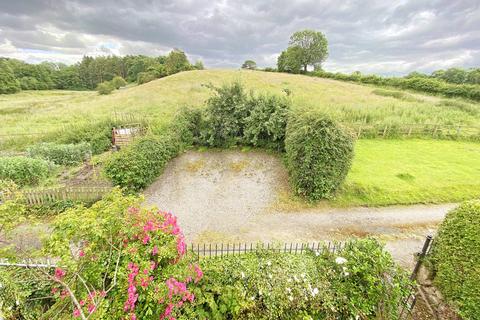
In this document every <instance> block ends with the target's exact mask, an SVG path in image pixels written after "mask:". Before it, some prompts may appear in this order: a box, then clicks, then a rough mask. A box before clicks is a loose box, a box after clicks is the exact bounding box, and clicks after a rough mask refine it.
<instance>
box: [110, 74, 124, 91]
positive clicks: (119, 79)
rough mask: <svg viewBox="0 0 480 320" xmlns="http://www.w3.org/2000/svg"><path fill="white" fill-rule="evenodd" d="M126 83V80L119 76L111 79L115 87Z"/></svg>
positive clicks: (118, 87)
mask: <svg viewBox="0 0 480 320" xmlns="http://www.w3.org/2000/svg"><path fill="white" fill-rule="evenodd" d="M126 85H127V81H125V79H123V78H122V77H120V76H116V77H114V78H113V79H112V86H113V87H114V88H115V89H120V88H121V87H125V86H126Z"/></svg>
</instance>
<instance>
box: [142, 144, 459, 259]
mask: <svg viewBox="0 0 480 320" xmlns="http://www.w3.org/2000/svg"><path fill="white" fill-rule="evenodd" d="M286 190H288V183H287V174H286V172H285V169H284V166H283V164H282V163H281V160H280V159H279V158H278V157H276V156H274V155H270V154H267V153H263V152H245V153H244V152H239V151H222V152H215V151H213V152H212V151H209V152H193V151H190V152H187V153H185V154H184V155H182V156H180V157H178V158H176V159H175V160H174V161H172V162H171V163H170V164H169V165H168V166H167V168H166V170H165V172H164V173H163V175H162V176H161V177H160V178H159V179H158V180H157V181H156V182H155V183H154V184H152V185H151V186H150V187H149V188H148V189H147V190H146V191H145V196H146V202H147V203H148V204H151V205H155V206H157V207H159V208H160V209H162V210H165V211H170V212H173V213H174V214H175V215H177V217H178V219H179V223H180V225H181V226H182V228H183V230H184V233H185V236H186V237H187V239H188V240H189V241H192V242H225V241H237V242H238V241H241V242H252V241H265V242H271V241H279V242H285V241H303V242H307V241H310V242H311V241H319V240H333V239H335V240H342V239H346V238H349V237H352V236H354V237H364V236H369V235H371V236H376V237H378V238H380V239H381V240H384V241H385V242H386V245H387V248H388V249H389V250H390V251H391V252H392V254H393V255H394V257H395V258H396V259H397V261H398V262H400V263H401V264H403V265H405V266H411V264H412V262H413V254H414V253H415V252H417V251H418V250H420V248H421V246H422V243H423V239H424V237H425V235H427V234H429V233H434V232H435V230H436V227H437V225H438V223H440V222H441V220H442V219H443V217H444V215H445V213H446V212H447V211H448V210H449V209H451V208H453V207H454V206H455V205H454V204H445V205H430V206H423V205H417V206H405V207H386V208H348V209H337V208H334V209H330V208H325V209H315V210H299V211H295V212H279V211H278V210H275V209H274V206H273V204H274V203H275V201H276V200H277V196H278V194H279V193H281V192H285V191H286Z"/></svg>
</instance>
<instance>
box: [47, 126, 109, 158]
mask: <svg viewBox="0 0 480 320" xmlns="http://www.w3.org/2000/svg"><path fill="white" fill-rule="evenodd" d="M115 125H116V124H115V123H114V122H113V121H110V120H103V121H96V122H89V123H82V124H79V125H73V126H69V127H68V129H65V130H61V131H58V132H53V133H52V134H50V135H48V136H46V137H45V138H44V141H48V142H55V143H60V144H70V143H74V144H80V143H83V142H85V143H88V144H90V147H91V150H92V153H93V154H100V153H102V152H104V151H106V150H108V149H109V148H110V147H111V146H112V128H113V127H115Z"/></svg>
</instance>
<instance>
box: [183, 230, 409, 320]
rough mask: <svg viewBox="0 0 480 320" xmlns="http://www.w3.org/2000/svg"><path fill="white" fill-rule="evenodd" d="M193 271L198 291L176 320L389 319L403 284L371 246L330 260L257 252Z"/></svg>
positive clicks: (322, 255) (354, 247) (395, 313)
mask: <svg viewBox="0 0 480 320" xmlns="http://www.w3.org/2000/svg"><path fill="white" fill-rule="evenodd" d="M322 249H323V248H322ZM201 268H202V270H203V271H204V275H205V276H204V279H203V280H202V283H201V284H202V286H201V287H198V288H195V289H194V293H195V297H196V299H195V301H194V303H193V304H192V305H190V306H187V308H186V309H185V310H184V312H183V317H181V318H180V319H397V318H398V317H399V306H401V305H402V301H403V299H404V298H405V297H406V296H407V294H408V293H409V288H408V286H409V284H410V283H409V280H408V277H407V275H406V273H405V272H403V271H401V270H400V269H398V268H397V267H396V266H395V264H394V262H393V260H392V257H391V256H390V255H389V254H388V253H387V252H386V251H384V250H383V248H382V246H381V245H379V244H378V242H376V241H375V240H372V239H365V240H358V241H354V242H352V243H350V244H349V246H347V247H346V248H344V249H340V250H339V251H337V252H335V254H333V253H329V252H328V251H324V252H317V251H315V252H310V253H307V254H305V255H294V254H287V253H278V252H272V251H266V252H264V251H261V250H259V251H258V252H255V253H247V254H242V255H240V256H230V257H222V258H221V259H204V260H202V261H201Z"/></svg>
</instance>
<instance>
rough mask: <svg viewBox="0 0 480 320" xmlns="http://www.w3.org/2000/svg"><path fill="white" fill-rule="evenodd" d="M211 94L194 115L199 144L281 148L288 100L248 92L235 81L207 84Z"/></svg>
mask: <svg viewBox="0 0 480 320" xmlns="http://www.w3.org/2000/svg"><path fill="white" fill-rule="evenodd" d="M210 88H211V89H212V90H214V95H213V96H212V97H210V99H208V101H207V108H206V110H205V112H204V113H203V116H201V117H200V119H199V118H198V116H197V118H196V121H197V122H196V124H197V131H198V132H199V135H200V138H199V139H197V140H198V141H199V142H200V143H201V144H205V145H209V146H213V147H229V146H232V145H236V144H247V145H253V146H258V147H271V148H274V149H277V150H282V149H283V140H284V136H285V128H286V124H287V117H288V111H289V109H290V101H289V100H288V99H287V98H284V97H279V96H269V95H259V96H255V95H254V94H253V93H250V95H248V94H247V93H246V92H245V89H244V87H243V85H242V84H241V83H239V82H233V83H231V84H226V85H223V86H222V87H220V88H217V87H213V86H210Z"/></svg>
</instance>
